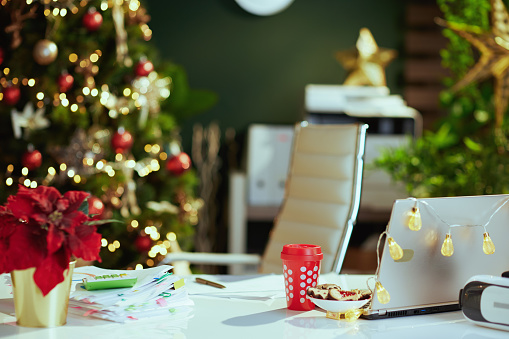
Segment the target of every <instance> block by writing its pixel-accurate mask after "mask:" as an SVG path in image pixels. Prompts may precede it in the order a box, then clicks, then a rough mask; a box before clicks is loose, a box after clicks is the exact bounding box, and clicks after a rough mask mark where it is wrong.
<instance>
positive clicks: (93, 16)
mask: <svg viewBox="0 0 509 339" xmlns="http://www.w3.org/2000/svg"><path fill="white" fill-rule="evenodd" d="M102 23H103V16H102V15H101V13H99V12H98V11H97V10H96V9H95V7H90V9H89V10H88V12H86V13H85V15H84V16H83V26H85V28H86V29H87V30H88V31H89V32H95V31H97V30H98V29H99V27H101V25H102Z"/></svg>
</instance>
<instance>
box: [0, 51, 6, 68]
mask: <svg viewBox="0 0 509 339" xmlns="http://www.w3.org/2000/svg"><path fill="white" fill-rule="evenodd" d="M4 58H5V52H4V49H3V48H2V47H0V65H1V64H2V62H4Z"/></svg>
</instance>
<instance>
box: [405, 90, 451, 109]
mask: <svg viewBox="0 0 509 339" xmlns="http://www.w3.org/2000/svg"><path fill="white" fill-rule="evenodd" d="M441 90H442V87H441V86H429V85H427V86H416V85H409V86H406V87H405V99H406V101H407V102H408V105H409V106H411V107H414V108H415V109H417V110H423V111H434V110H438V105H439V100H438V96H439V94H440V91H441Z"/></svg>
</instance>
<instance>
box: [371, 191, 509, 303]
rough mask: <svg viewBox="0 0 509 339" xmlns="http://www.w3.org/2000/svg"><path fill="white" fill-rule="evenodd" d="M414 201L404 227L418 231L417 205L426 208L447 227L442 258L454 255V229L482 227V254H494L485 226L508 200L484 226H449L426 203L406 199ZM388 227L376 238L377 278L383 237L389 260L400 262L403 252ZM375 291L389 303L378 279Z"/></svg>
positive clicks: (419, 226) (493, 247)
mask: <svg viewBox="0 0 509 339" xmlns="http://www.w3.org/2000/svg"><path fill="white" fill-rule="evenodd" d="M408 199H411V200H414V201H415V204H414V206H413V207H412V209H411V210H410V211H408V214H407V219H406V226H407V227H408V228H409V229H410V230H412V231H419V230H420V229H421V228H422V218H421V212H420V210H419V204H422V205H423V206H424V207H426V208H428V209H429V210H430V211H431V212H432V214H434V215H435V217H436V218H437V219H438V220H440V221H441V222H442V223H443V224H444V225H446V226H447V227H448V231H447V233H446V235H445V239H444V242H443V243H442V248H441V250H440V252H441V253H442V255H443V256H444V257H450V256H452V255H453V253H454V245H453V243H452V235H451V230H452V229H453V228H455V227H482V228H483V229H484V232H483V245H482V249H483V252H484V253H485V254H487V255H489V254H493V253H495V244H494V243H493V241H492V240H491V237H490V235H489V233H488V231H487V230H486V226H488V225H489V223H490V222H491V219H492V218H493V217H494V216H495V215H496V214H497V213H498V211H500V209H501V208H502V207H503V206H504V205H505V204H507V203H508V202H509V198H507V199H505V200H504V202H503V203H502V204H500V206H498V207H497V208H496V209H495V210H494V212H493V213H492V214H491V215H490V216H489V217H488V218H487V221H486V222H485V223H484V224H480V225H462V224H450V223H448V222H447V221H445V220H443V219H442V218H441V217H440V215H439V214H438V212H437V211H436V210H435V209H434V208H433V206H431V205H430V204H428V202H426V201H424V200H418V199H416V198H408ZM388 228H389V227H388V225H387V229H386V230H385V231H384V232H382V233H381V234H380V237H379V238H378V244H377V246H376V254H377V268H376V272H375V276H376V277H378V273H379V269H380V243H381V239H382V238H383V236H384V235H385V236H386V237H387V245H388V246H389V254H390V256H391V258H392V259H393V260H395V261H397V260H400V259H402V258H403V255H404V251H403V249H402V248H401V246H400V245H398V243H397V242H396V240H394V238H393V237H391V236H390V234H389V232H388ZM375 289H376V295H377V299H378V301H379V302H380V303H382V304H387V303H388V302H389V301H390V295H389V292H387V290H386V289H385V288H384V287H383V285H382V283H381V282H380V281H379V280H378V278H375Z"/></svg>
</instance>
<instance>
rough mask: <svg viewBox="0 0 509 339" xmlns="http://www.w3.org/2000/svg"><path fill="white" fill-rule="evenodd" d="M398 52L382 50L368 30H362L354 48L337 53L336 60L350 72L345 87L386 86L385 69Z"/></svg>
mask: <svg viewBox="0 0 509 339" xmlns="http://www.w3.org/2000/svg"><path fill="white" fill-rule="evenodd" d="M396 56H397V52H396V51H395V50H392V49H387V48H381V47H378V45H377V44H376V41H375V38H373V35H372V34H371V31H370V30H369V29H367V28H361V30H360V33H359V38H358V39H357V43H356V44H355V47H354V48H351V49H349V50H345V51H339V52H336V59H337V60H338V61H339V63H341V64H342V65H343V67H344V68H345V69H346V71H347V72H348V75H347V78H346V80H345V82H344V84H345V85H358V86H362V85H368V86H386V80H385V67H386V66H387V65H388V64H389V63H390V62H391V61H392V60H394V58H396Z"/></svg>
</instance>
